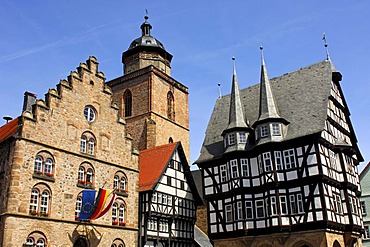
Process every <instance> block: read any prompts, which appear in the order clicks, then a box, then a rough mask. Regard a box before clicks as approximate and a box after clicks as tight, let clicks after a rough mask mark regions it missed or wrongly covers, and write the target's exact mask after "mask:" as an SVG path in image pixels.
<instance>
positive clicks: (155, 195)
mask: <svg viewBox="0 0 370 247" xmlns="http://www.w3.org/2000/svg"><path fill="white" fill-rule="evenodd" d="M152 202H157V193H155V192H154V193H153V198H152Z"/></svg>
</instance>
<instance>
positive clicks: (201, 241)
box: [194, 225, 213, 247]
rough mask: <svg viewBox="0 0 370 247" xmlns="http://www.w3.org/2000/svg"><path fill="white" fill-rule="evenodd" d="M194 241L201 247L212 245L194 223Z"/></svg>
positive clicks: (210, 246)
mask: <svg viewBox="0 0 370 247" xmlns="http://www.w3.org/2000/svg"><path fill="white" fill-rule="evenodd" d="M194 241H195V242H196V243H197V244H198V246H201V247H212V246H213V244H212V243H211V242H210V240H209V238H208V237H207V235H206V234H205V233H204V232H203V231H202V230H200V229H199V228H198V227H197V226H196V225H194Z"/></svg>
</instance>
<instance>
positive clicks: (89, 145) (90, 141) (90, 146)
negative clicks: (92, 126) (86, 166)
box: [87, 138, 95, 155]
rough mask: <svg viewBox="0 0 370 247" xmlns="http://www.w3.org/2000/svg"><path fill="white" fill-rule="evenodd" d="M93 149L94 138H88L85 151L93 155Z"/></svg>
mask: <svg viewBox="0 0 370 247" xmlns="http://www.w3.org/2000/svg"><path fill="white" fill-rule="evenodd" d="M94 149H95V140H94V138H90V139H89V142H88V143H87V153H88V154H90V155H94Z"/></svg>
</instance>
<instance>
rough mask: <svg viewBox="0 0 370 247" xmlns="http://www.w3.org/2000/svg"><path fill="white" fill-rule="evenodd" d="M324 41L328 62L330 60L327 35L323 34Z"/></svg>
mask: <svg viewBox="0 0 370 247" xmlns="http://www.w3.org/2000/svg"><path fill="white" fill-rule="evenodd" d="M322 40H323V41H324V47H325V52H326V60H330V56H329V48H328V43H327V42H326V37H325V33H323V34H322Z"/></svg>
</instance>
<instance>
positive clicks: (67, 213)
mask: <svg viewBox="0 0 370 247" xmlns="http://www.w3.org/2000/svg"><path fill="white" fill-rule="evenodd" d="M104 82H105V77H104V74H103V73H102V72H100V71H99V70H98V62H97V60H96V58H95V57H90V58H89V59H88V60H87V61H86V63H81V64H80V66H79V67H78V68H77V71H73V72H71V74H70V75H69V77H68V80H61V81H60V83H59V84H58V85H57V87H56V89H50V90H49V91H48V93H47V94H46V96H45V100H43V99H37V100H34V101H35V102H34V104H32V105H27V102H29V100H28V99H27V98H28V97H31V98H32V97H34V96H33V95H30V94H26V100H25V107H24V108H25V109H31V111H27V110H25V111H24V112H23V113H22V115H21V116H20V117H18V118H17V119H15V120H13V121H12V122H10V123H8V124H7V125H5V126H4V127H2V128H1V130H2V131H0V132H2V134H1V135H2V137H3V140H1V144H0V145H1V146H0V149H1V157H0V160H1V167H2V169H1V171H2V173H1V185H2V188H3V189H2V193H1V202H2V203H1V213H2V216H1V223H0V229H1V233H2V234H1V235H0V242H1V246H21V245H22V244H25V246H33V245H32V244H40V246H72V245H76V246H88V245H90V246H98V245H100V246H111V245H112V246H114V245H113V244H116V246H119V244H122V246H124V245H126V246H136V245H137V238H138V235H137V234H138V222H137V215H138V207H137V204H138V188H137V186H138V178H139V154H138V152H137V151H135V149H133V148H132V138H131V137H129V136H128V135H127V131H126V124H125V121H124V119H121V118H119V117H117V116H118V115H119V114H118V112H119V108H118V106H117V105H116V104H114V103H112V102H113V101H112V91H111V89H110V88H109V87H107V86H106V85H105V83H104ZM76 99H78V100H76ZM31 102H32V100H31ZM8 125H14V128H13V129H9V126H8ZM4 132H8V133H7V135H5V133H4ZM117 174H119V175H120V176H121V177H122V178H123V179H124V180H125V190H124V193H121V194H119V196H118V197H117V199H116V200H115V205H122V206H123V209H122V212H123V213H124V215H123V217H124V221H125V224H124V225H123V224H121V225H115V224H114V223H113V221H112V219H114V217H115V216H117V215H113V214H114V213H108V214H106V215H105V216H104V217H102V218H101V219H99V220H97V221H94V222H91V223H81V222H78V221H76V220H75V216H76V215H78V212H79V210H80V208H79V207H78V202H79V201H80V200H81V199H80V196H81V191H82V190H84V189H95V190H96V189H98V188H111V189H113V188H114V179H115V177H116V176H117ZM20 226H21V227H20ZM41 244H44V245H41ZM37 246H39V245H37Z"/></svg>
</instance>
